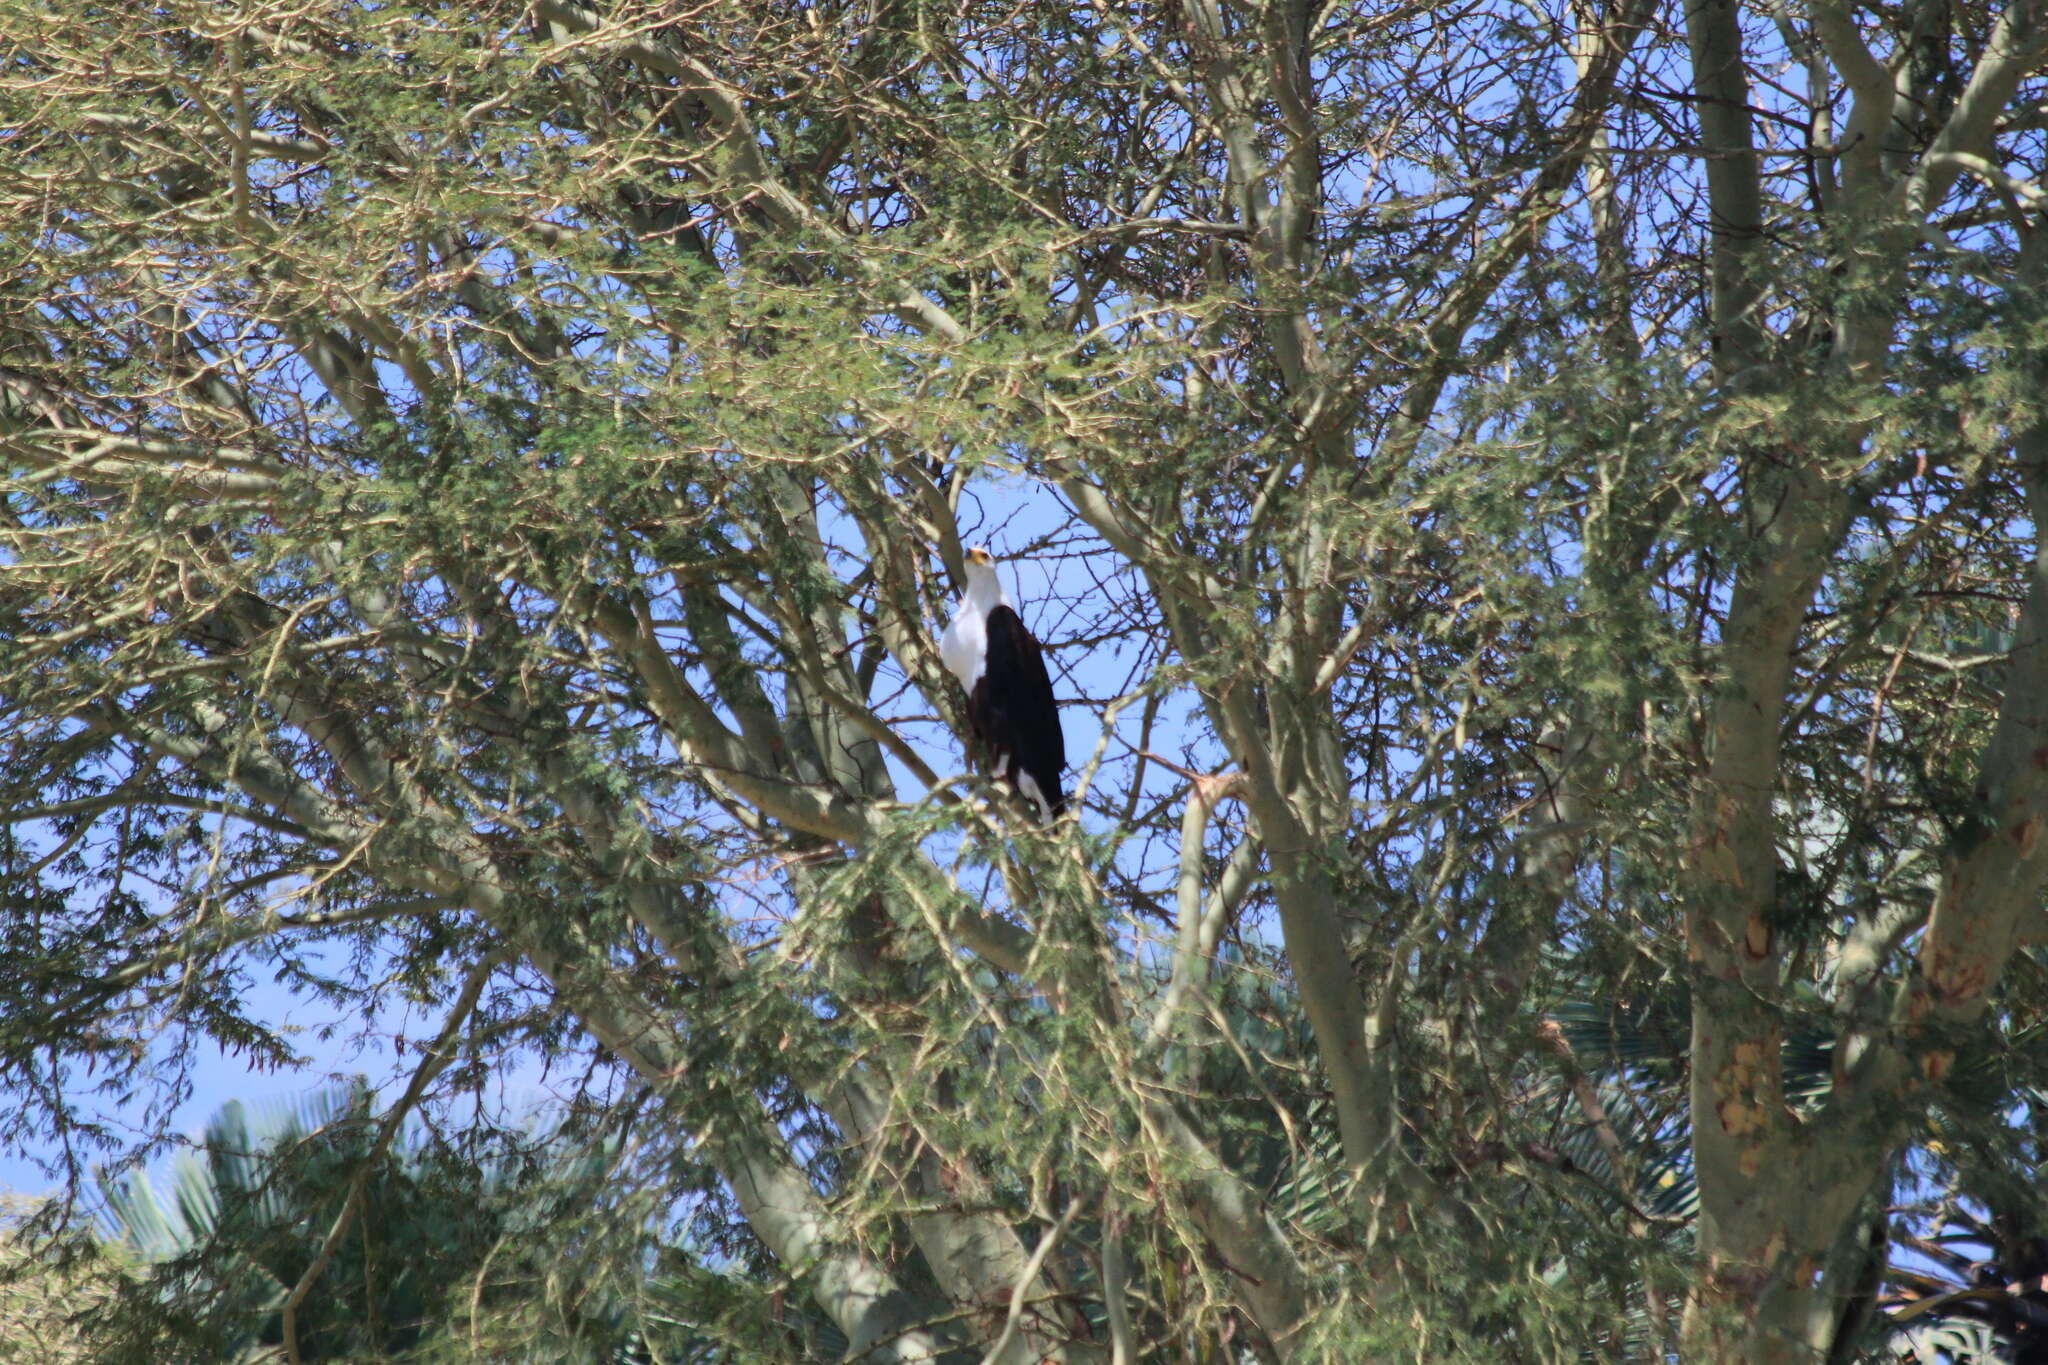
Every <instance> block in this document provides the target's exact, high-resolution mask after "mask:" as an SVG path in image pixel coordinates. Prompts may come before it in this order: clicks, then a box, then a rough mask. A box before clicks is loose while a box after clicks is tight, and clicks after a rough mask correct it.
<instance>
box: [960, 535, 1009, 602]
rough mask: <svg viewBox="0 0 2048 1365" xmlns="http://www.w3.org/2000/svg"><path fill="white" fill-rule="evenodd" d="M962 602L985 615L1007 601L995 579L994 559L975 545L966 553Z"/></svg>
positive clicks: (998, 580)
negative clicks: (965, 577)
mask: <svg viewBox="0 0 2048 1365" xmlns="http://www.w3.org/2000/svg"><path fill="white" fill-rule="evenodd" d="M963 600H964V601H967V602H971V603H973V604H974V606H975V608H976V609H977V610H978V611H980V612H981V613H983V614H984V615H986V614H987V613H988V612H991V611H994V610H995V609H996V608H997V607H998V606H1000V605H1001V604H1002V603H1004V602H1006V601H1008V600H1009V599H1008V598H1007V597H1006V596H1005V595H1004V593H1003V584H1002V580H1001V579H999V578H997V577H996V557H995V556H994V555H992V554H990V553H989V552H988V551H987V550H984V549H983V548H982V547H981V546H979V545H977V546H975V547H974V548H973V549H971V550H969V551H968V552H967V593H966V596H965V598H964V599H963Z"/></svg>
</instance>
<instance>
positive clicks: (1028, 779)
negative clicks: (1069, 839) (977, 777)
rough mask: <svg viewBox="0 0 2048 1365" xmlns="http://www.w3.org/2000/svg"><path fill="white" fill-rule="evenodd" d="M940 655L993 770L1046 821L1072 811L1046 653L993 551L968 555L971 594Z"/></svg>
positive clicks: (962, 604)
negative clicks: (1006, 586)
mask: <svg viewBox="0 0 2048 1365" xmlns="http://www.w3.org/2000/svg"><path fill="white" fill-rule="evenodd" d="M939 658H940V659H942V660H943V661H944V662H945V665H946V667H947V668H948V669H950V670H951V671H952V673H953V674H954V676H955V677H957V678H959V679H960V685H961V686H962V687H964V688H966V689H967V723H968V725H969V726H970V727H972V729H973V731H974V737H975V739H977V740H978V741H980V743H981V744H982V746H983V747H984V748H985V749H987V751H988V752H989V754H990V755H991V756H992V758H993V760H994V761H993V762H992V763H991V765H990V767H991V769H992V770H993V772H994V774H995V775H996V776H997V777H998V778H1001V779H1002V780H1003V781H1005V782H1007V783H1009V784H1010V785H1011V786H1012V787H1014V788H1016V789H1017V790H1018V791H1020V792H1022V793H1023V794H1024V796H1025V798H1026V799H1028V800H1029V801H1030V802H1031V803H1032V804H1033V805H1034V806H1036V807H1037V808H1038V812H1039V814H1040V815H1041V816H1043V817H1044V818H1046V819H1051V818H1053V817H1054V816H1057V815H1059V814H1060V813H1061V812H1063V811H1065V810H1066V808H1067V797H1066V793H1065V792H1062V791H1061V790H1060V770H1061V769H1062V768H1064V767H1066V766H1067V746H1066V740H1065V738H1064V737H1063V736H1062V735H1061V734H1060V713H1059V709H1058V708H1057V707H1056V706H1055V705H1054V704H1053V699H1052V679H1051V678H1050V677H1048V676H1047V675H1046V672H1045V655H1044V654H1043V653H1042V652H1040V650H1039V648H1038V641H1037V640H1034V639H1033V638H1032V637H1031V632H1030V631H1028V630H1026V629H1024V622H1023V620H1022V619H1021V618H1019V617H1018V615H1017V609H1016V608H1015V607H1013V606H1011V605H1010V598H1009V594H1007V593H1005V592H1004V591H1003V585H1002V583H1001V582H1000V581H999V580H998V579H997V578H996V562H995V559H994V558H993V557H992V556H991V555H990V554H989V552H988V551H987V550H981V549H975V550H969V551H968V552H967V591H966V592H964V593H962V594H961V595H960V606H959V608H958V609H957V610H956V611H954V613H953V621H952V624H950V625H948V626H947V627H946V633H945V634H944V635H942V636H940V637H939Z"/></svg>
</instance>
